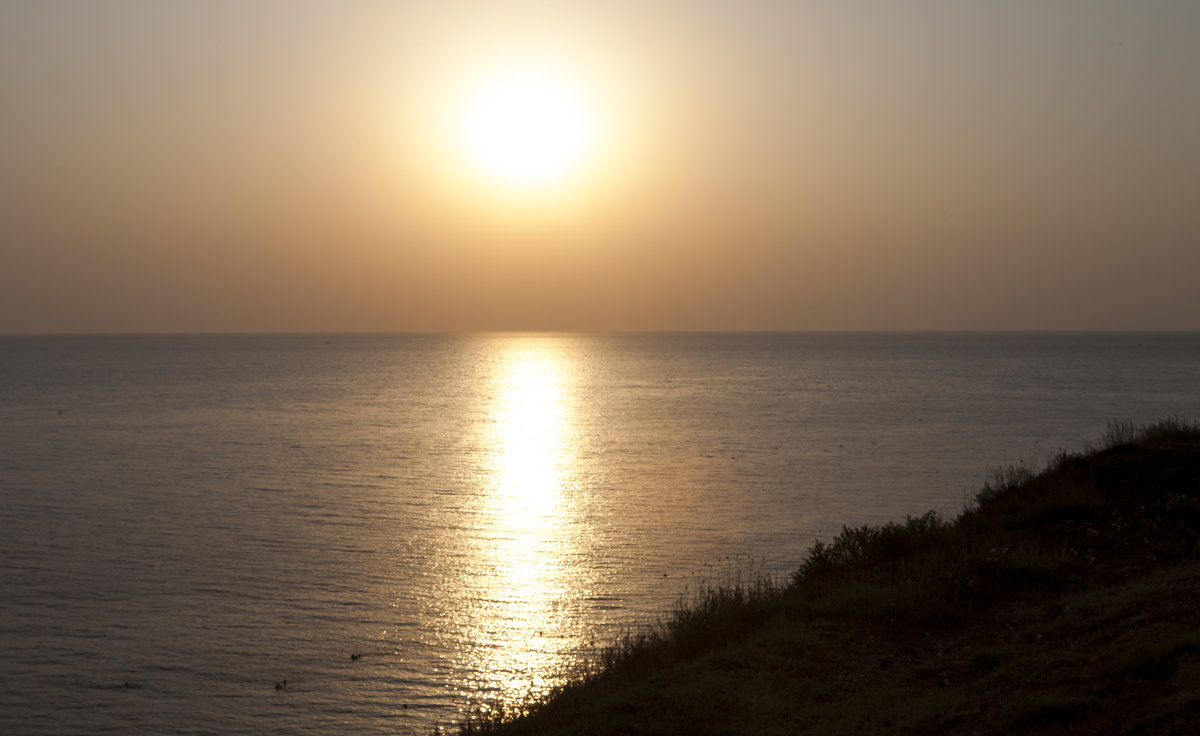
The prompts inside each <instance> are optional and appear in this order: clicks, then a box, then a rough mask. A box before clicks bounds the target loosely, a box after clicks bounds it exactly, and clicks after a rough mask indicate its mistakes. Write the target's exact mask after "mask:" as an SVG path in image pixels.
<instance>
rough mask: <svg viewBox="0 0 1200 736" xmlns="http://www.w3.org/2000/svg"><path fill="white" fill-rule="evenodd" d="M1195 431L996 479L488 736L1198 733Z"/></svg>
mask: <svg viewBox="0 0 1200 736" xmlns="http://www.w3.org/2000/svg"><path fill="white" fill-rule="evenodd" d="M1198 604H1200V429H1198V428H1197V427H1196V426H1195V425H1190V424H1187V423H1184V422H1179V421H1169V422H1164V423H1162V424H1160V425H1156V426H1153V427H1149V428H1135V427H1132V426H1129V425H1120V424H1118V425H1114V426H1113V427H1111V428H1110V431H1109V435H1108V437H1106V440H1105V443H1104V445H1103V447H1102V448H1101V449H1098V450H1095V451H1091V452H1088V453H1084V454H1079V455H1063V456H1061V457H1059V458H1058V459H1057V460H1056V461H1055V462H1054V463H1052V464H1051V466H1050V467H1049V468H1048V469H1046V470H1045V471H1043V472H1041V473H1038V474H1036V475H1035V474H1033V473H1029V472H1026V471H1023V470H1011V471H1008V472H1004V473H1000V474H998V476H997V478H996V480H995V481H994V482H993V483H992V484H991V485H989V487H987V488H985V489H984V490H983V491H982V492H981V493H980V494H979V497H978V499H977V500H976V502H975V503H974V504H973V505H972V507H971V508H970V509H969V510H968V511H966V512H965V513H964V514H963V515H962V516H960V517H959V518H958V519H956V520H953V521H943V520H940V519H938V518H937V517H935V516H933V515H927V516H924V517H921V518H917V519H909V520H908V521H907V522H906V523H904V524H893V525H888V526H884V527H863V528H860V529H847V530H845V531H844V532H843V533H842V535H841V536H840V537H839V538H838V539H837V540H835V541H834V542H832V543H830V544H825V545H823V544H818V545H816V546H814V547H813V548H812V550H811V551H810V553H809V556H808V560H807V561H806V562H805V564H804V565H803V566H802V567H801V568H800V570H798V571H797V573H796V574H795V575H794V577H793V580H791V581H788V583H787V584H784V585H780V584H771V583H767V582H762V581H750V582H748V583H747V582H731V583H730V584H729V585H726V586H718V587H715V588H713V589H711V590H708V591H706V592H705V593H704V594H702V595H701V596H700V597H698V598H697V599H696V600H694V601H692V602H691V603H690V604H689V605H687V606H683V607H681V608H680V609H679V610H678V611H676V612H675V613H674V615H673V616H672V617H670V618H669V619H668V620H666V621H664V622H663V623H662V624H661V625H660V626H659V627H658V628H657V629H655V630H654V631H651V632H648V633H646V634H643V635H640V636H637V637H632V638H630V639H628V640H627V641H625V642H623V643H622V644H621V645H620V646H617V647H615V648H613V649H612V650H610V651H609V652H607V653H605V655H604V656H603V657H601V658H599V659H598V660H597V661H596V662H595V663H593V666H592V668H591V669H590V671H589V672H585V673H580V675H579V677H578V678H577V679H576V680H575V681H574V682H573V683H572V684H570V685H568V686H567V687H564V688H563V689H562V690H561V691H560V692H558V693H557V694H556V696H555V697H553V698H551V699H549V700H547V701H545V702H538V703H530V704H527V705H525V706H523V707H521V708H519V709H512V708H510V709H509V710H508V712H500V711H494V712H492V713H490V714H484V715H483V716H481V718H479V719H477V720H476V721H474V722H472V723H468V724H466V725H465V726H464V727H463V728H462V731H463V733H480V732H483V733H503V734H618V733H619V734H803V733H813V734H871V733H888V734H918V733H938V734H1007V733H1054V734H1096V733H1105V734H1126V733H1128V734H1140V733H1156V734H1194V733H1200V605H1198Z"/></svg>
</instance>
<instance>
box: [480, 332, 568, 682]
mask: <svg viewBox="0 0 1200 736" xmlns="http://www.w3.org/2000/svg"><path fill="white" fill-rule="evenodd" d="M494 365H496V367H497V368H496V374H495V375H493V376H492V384H493V401H492V403H491V406H490V409H489V416H488V419H487V421H486V422H485V424H484V426H483V433H484V434H485V444H486V446H487V447H489V448H490V450H491V452H490V453H489V457H490V458H491V463H490V466H489V467H488V468H487V470H486V475H487V477H485V478H483V479H481V480H482V482H481V486H483V487H484V488H486V489H487V490H486V492H485V493H483V494H482V499H481V502H482V504H483V506H484V508H483V509H482V514H481V517H482V526H483V528H482V529H481V530H480V531H481V534H480V535H479V544H478V545H477V546H476V550H475V555H476V558H477V561H476V563H475V565H474V567H475V568H476V573H475V574H479V575H482V576H483V578H484V579H483V580H476V581H475V582H476V584H477V585H478V584H482V585H483V586H484V587H486V589H487V590H488V591H489V595H488V596H487V601H486V603H485V605H483V606H480V607H479V608H478V609H477V610H476V611H475V612H474V614H475V615H474V616H473V618H472V629H473V632H472V633H473V638H474V640H475V642H477V644H480V645H481V646H479V647H477V648H476V649H475V650H474V656H473V660H474V661H473V662H472V663H471V664H472V669H473V670H475V671H476V672H478V673H480V678H481V680H482V681H481V682H476V683H474V685H475V687H477V688H480V686H482V687H481V688H480V689H482V690H484V691H485V692H490V693H493V694H495V695H496V696H498V697H500V698H501V699H503V700H504V701H505V702H509V703H511V702H514V701H517V700H520V699H521V698H522V697H524V696H526V695H527V694H529V693H531V692H541V691H543V690H545V689H546V688H547V687H549V686H550V684H551V680H552V679H553V678H555V677H558V676H561V674H562V673H561V671H560V670H561V666H562V659H561V656H562V653H563V651H564V650H565V649H568V648H577V647H578V646H579V643H580V642H579V639H581V637H582V632H581V631H577V630H573V627H571V626H570V624H569V623H568V622H567V620H565V618H564V617H563V616H562V615H560V613H561V606H560V605H559V604H560V602H561V601H563V600H566V599H568V598H569V597H571V596H572V595H573V594H574V593H576V592H577V591H573V590H572V580H575V579H577V578H578V576H577V575H574V574H573V571H572V570H571V569H570V559H571V558H572V557H573V556H574V554H573V553H574V552H575V550H574V547H575V543H576V540H575V539H574V538H573V535H572V533H571V530H572V528H573V527H575V526H577V525H576V524H574V523H572V522H573V521H574V520H573V519H572V518H571V515H572V513H573V507H574V504H573V503H572V499H571V498H570V495H569V493H568V488H567V484H568V478H569V476H570V475H571V472H572V466H573V463H574V453H575V450H576V447H575V442H574V439H573V435H574V434H575V433H574V432H572V429H571V422H572V411H571V401H572V391H571V383H570V382H571V377H572V375H573V371H572V367H571V365H570V362H569V356H568V355H567V354H565V353H564V352H563V351H561V350H556V349H555V346H554V345H552V344H547V343H546V342H545V341H518V342H516V343H513V344H510V345H508V346H507V350H506V354H505V355H504V356H503V358H502V359H501V360H498V361H496V362H495V364H494Z"/></svg>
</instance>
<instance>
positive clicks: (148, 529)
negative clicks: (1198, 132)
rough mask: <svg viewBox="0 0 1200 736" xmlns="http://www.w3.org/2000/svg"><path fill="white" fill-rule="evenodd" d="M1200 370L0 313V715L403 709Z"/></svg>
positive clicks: (472, 695) (953, 496) (1061, 442)
mask: <svg viewBox="0 0 1200 736" xmlns="http://www.w3.org/2000/svg"><path fill="white" fill-rule="evenodd" d="M1197 386H1200V335H1197V334H1166V333H1129V334H1107V333H1101V334H1090V333H1089V334H954V335H945V334H911V335H901V334H882V335H867V334H844V335H843V334H796V335H788V334H782V335H776V334H769V335H764V334H728V335H629V336H586V335H580V336H577V335H512V336H502V335H484V336H422V335H404V336H397V335H390V336H389V335H274V336H101V337H85V336H71V337H68V336H44V337H3V338H0V732H3V733H14V734H17V733H21V734H58V733H103V732H106V731H111V732H119V733H147V734H151V733H153V734H207V733H213V734H217V733H219V734H235V733H238V734H263V733H289V734H292V733H300V734H304V733H311V734H342V733H345V734H369V733H391V734H395V733H400V734H403V733H408V732H413V733H423V732H424V731H425V730H426V729H427V728H428V727H429V725H431V724H432V723H434V722H435V721H440V722H442V723H443V724H445V723H449V722H452V721H454V720H456V719H457V718H458V717H459V714H460V713H461V712H462V711H463V710H464V709H466V708H469V707H470V706H471V704H472V703H475V702H479V701H481V700H485V699H487V698H491V697H497V696H499V697H508V698H512V697H520V696H521V695H523V694H524V693H526V692H529V691H531V690H532V691H534V692H537V691H540V690H542V689H544V688H546V687H548V686H551V685H553V684H554V683H555V681H556V677H557V676H558V675H559V673H561V672H563V671H564V669H565V668H566V667H567V666H569V665H570V663H572V662H574V661H577V659H578V657H579V656H581V655H582V654H583V653H585V652H587V651H588V650H589V649H591V648H592V647H594V646H597V645H600V644H603V643H606V642H608V641H610V640H612V639H613V637H614V636H615V635H616V634H617V632H618V631H619V630H620V629H621V628H622V627H625V626H629V625H631V624H634V623H637V622H644V621H647V620H649V619H651V618H652V617H653V616H654V615H655V613H656V612H657V611H660V610H662V609H663V608H664V607H666V606H669V605H670V604H671V603H672V602H673V601H675V600H676V598H677V596H678V595H679V593H680V592H681V591H682V590H683V589H684V587H685V586H689V585H694V584H695V583H696V581H697V579H698V577H699V578H703V577H704V576H708V575H713V574H716V572H715V571H717V570H719V569H721V568H722V566H723V565H727V564H734V563H733V562H726V561H727V560H741V561H742V562H740V563H738V564H749V563H746V562H745V561H746V560H751V561H752V563H753V565H755V566H756V567H757V568H758V569H759V570H761V571H765V572H767V573H779V574H786V573H787V572H790V571H791V570H792V569H794V568H795V567H796V566H797V565H798V564H799V562H800V560H801V558H802V556H803V553H804V551H805V549H806V548H807V547H808V545H809V544H811V543H812V541H813V540H814V539H816V538H828V537H830V536H832V535H833V534H835V533H836V532H837V531H838V530H839V529H840V527H841V525H842V524H862V523H876V522H881V521H888V520H898V519H899V520H902V519H903V518H904V517H905V516H906V515H909V514H919V513H923V512H924V511H926V510H928V509H931V508H932V509H936V510H939V511H943V512H946V513H949V514H954V513H957V511H958V510H960V509H961V507H962V505H963V503H964V501H965V500H966V499H967V498H969V497H970V496H971V495H972V494H973V493H974V492H975V491H976V490H978V488H979V487H980V485H981V484H982V483H983V482H984V481H985V480H986V479H987V478H988V475H989V472H990V471H991V470H993V469H995V468H997V467H999V466H1002V465H1009V464H1015V463H1017V462H1018V461H1025V462H1027V463H1037V462H1039V461H1041V460H1044V459H1045V458H1047V457H1049V456H1050V455H1052V454H1053V453H1054V452H1055V451H1057V450H1058V449H1060V448H1067V449H1081V448H1082V447H1083V445H1084V444H1085V443H1087V442H1093V441H1096V440H1097V439H1098V438H1099V436H1100V434H1101V433H1102V432H1103V431H1104V429H1105V426H1106V422H1107V420H1108V419H1110V418H1117V419H1130V420H1136V421H1150V420H1155V419H1160V418H1163V417H1166V416H1168V415H1183V416H1187V417H1190V418H1193V419H1195V418H1200V391H1198V390H1197ZM285 679H286V680H287V685H286V686H281V687H280V688H279V689H277V688H276V683H280V684H281V685H282V681H283V680H285Z"/></svg>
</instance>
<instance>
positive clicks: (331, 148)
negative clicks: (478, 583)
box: [0, 0, 1200, 333]
mask: <svg viewBox="0 0 1200 736" xmlns="http://www.w3.org/2000/svg"><path fill="white" fill-rule="evenodd" d="M514 59H522V60H533V62H534V63H536V64H540V65H543V66H544V67H545V68H548V69H554V70H558V71H563V72H564V73H566V74H568V76H569V77H570V78H571V79H573V80H575V81H576V82H577V83H578V84H579V86H580V88H581V91H582V93H583V94H586V95H588V96H589V99H592V100H593V101H594V109H595V110H596V111H597V123H596V124H597V127H598V133H597V140H598V145H597V148H596V150H595V151H594V156H593V158H592V159H591V164H590V168H589V169H588V170H587V171H586V175H584V174H581V175H580V176H579V177H577V178H576V180H573V182H572V183H571V184H570V185H569V186H568V185H564V186H563V187H562V188H561V189H560V190H557V191H555V192H553V193H552V194H548V193H544V192H543V193H538V194H536V195H533V194H529V193H526V192H521V191H507V190H505V189H504V188H503V187H501V186H497V185H494V184H487V183H484V182H481V180H479V178H478V176H477V172H473V171H471V170H470V166H469V165H467V164H465V163H464V161H463V160H461V158H456V156H455V154H454V152H453V150H452V148H453V146H452V145H451V143H449V142H448V140H449V139H448V137H447V131H448V130H451V129H453V127H454V125H455V121H454V120H452V119H450V118H451V113H450V112H448V111H449V110H450V109H451V107H452V105H451V103H450V101H451V100H452V99H455V95H457V94H459V92H460V91H461V90H462V89H463V86H464V84H466V82H464V80H466V79H468V78H470V77H471V75H472V74H474V73H476V72H478V71H479V70H480V69H487V68H489V66H495V65H503V64H505V63H509V62H511V61H512V60H514ZM1198 70H1200V3H1196V2H1191V1H1190V0H1180V1H1179V2H1168V1H1166V0H1163V1H1147V2H1136V3H1135V2H1115V1H1106V0H1087V1H1084V0H1079V1H1078V2H1053V3H1047V2H1032V1H1031V2H987V3H985V2H920V1H915V0H914V1H911V2H903V3H896V2H836V3H835V2H799V1H794V2H783V1H778V2H775V1H769V0H742V1H741V2H733V1H728V2H711V1H709V2H704V1H692V2H673V1H672V2H665V1H664V2H658V1H655V0H648V1H647V2H619V1H618V2H611V1H610V2H595V3H589V2H557V3H550V2H539V3H522V2H513V3H491V2H477V3H476V2H452V1H450V2H438V3H425V2H408V3H406V2H383V1H379V2H338V3H334V2H299V1H296V0H249V1H248V2H242V1H239V2H227V1H225V0H206V1H205V2H199V1H197V2H171V3H165V2H158V1H156V0H144V1H140V2H139V1H132V0H130V1H116V0H112V1H106V0H79V1H77V2H71V1H67V0H64V1H62V2H43V1H42V0H33V1H28V2H27V1H25V0H5V2H3V3H2V4H0V121H2V122H0V126H2V131H3V135H2V136H0V333H14V332H15V333H24V332H179V331H185V332H194V331H202V332H230V331H255V332H257V331H343V330H351V331H410V330H418V331H424V330H436V331H442V330H524V329H532V330H732V329H737V330H742V329H763V330H778V329H785V330H843V329H854V330H858V329H866V330H889V329H904V330H914V329H915V330H921V329H931V330H946V329H951V330H958V329H985V330H988V329H1200V72H1198Z"/></svg>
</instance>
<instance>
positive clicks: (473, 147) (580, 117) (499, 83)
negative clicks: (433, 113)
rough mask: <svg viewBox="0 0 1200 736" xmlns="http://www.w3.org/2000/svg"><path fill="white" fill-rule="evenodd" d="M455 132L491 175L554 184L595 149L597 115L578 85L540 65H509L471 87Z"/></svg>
mask: <svg viewBox="0 0 1200 736" xmlns="http://www.w3.org/2000/svg"><path fill="white" fill-rule="evenodd" d="M458 135H459V138H460V145H461V146H462V147H463V149H464V152H465V153H466V154H467V155H468V157H469V158H470V160H471V162H472V163H473V165H474V166H476V167H478V168H479V169H480V171H481V172H482V173H484V174H486V175H487V176H488V177H489V178H492V179H494V180H496V181H497V182H499V183H501V184H504V185H506V186H510V187H522V188H527V187H541V186H549V185H558V184H561V183H563V182H564V180H566V179H568V178H570V176H571V175H573V174H575V173H577V172H578V170H579V169H580V168H581V167H582V166H583V165H584V164H585V163H586V159H587V158H588V157H589V155H591V153H592V152H593V150H594V147H595V138H596V117H595V112H594V111H593V110H592V109H591V105H589V103H588V100H587V99H586V95H585V94H584V92H583V91H582V89H581V88H580V87H579V86H578V85H577V84H573V83H572V82H571V81H569V80H568V79H566V78H565V77H562V76H560V75H558V74H555V73H553V72H550V71H547V70H544V69H537V68H513V69H507V70H503V71H500V72H495V73H492V74H490V75H487V76H485V77H483V78H481V79H480V80H478V81H477V82H476V83H475V84H473V85H472V86H471V87H470V88H469V91H468V92H467V94H466V96H465V100H464V103H463V105H462V110H461V112H460V114H459V127H458Z"/></svg>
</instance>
